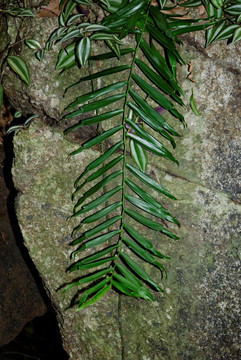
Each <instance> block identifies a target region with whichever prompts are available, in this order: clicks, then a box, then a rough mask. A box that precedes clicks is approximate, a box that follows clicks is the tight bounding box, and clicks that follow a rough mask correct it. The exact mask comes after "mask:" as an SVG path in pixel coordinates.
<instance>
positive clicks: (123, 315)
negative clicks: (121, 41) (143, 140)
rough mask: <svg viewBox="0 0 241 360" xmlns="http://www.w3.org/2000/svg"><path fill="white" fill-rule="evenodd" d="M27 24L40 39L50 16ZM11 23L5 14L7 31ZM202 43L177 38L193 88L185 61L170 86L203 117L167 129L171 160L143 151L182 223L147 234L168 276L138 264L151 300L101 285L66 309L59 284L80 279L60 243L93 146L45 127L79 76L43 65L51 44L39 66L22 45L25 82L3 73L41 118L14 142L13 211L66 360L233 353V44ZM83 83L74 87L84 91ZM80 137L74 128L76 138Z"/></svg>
mask: <svg viewBox="0 0 241 360" xmlns="http://www.w3.org/2000/svg"><path fill="white" fill-rule="evenodd" d="M28 21H29V22H32V26H31V28H34V29H35V31H36V36H34V34H33V33H31V37H35V38H36V39H37V40H39V39H40V38H41V41H43V42H44V41H45V40H47V38H48V36H49V34H50V32H51V30H52V27H54V26H55V25H56V23H57V20H56V19H55V18H53V19H51V22H48V26H46V24H47V21H49V20H46V19H29V20H28ZM50 24H52V26H50ZM16 27H17V23H16V20H14V19H13V20H12V24H11V26H10V25H9V28H8V34H9V36H11V34H13V33H14V31H15V29H16ZM27 28H28V27H27ZM27 31H28V30H27ZM31 31H32V30H31ZM37 34H39V36H40V37H38V36H37ZM20 35H21V34H20ZM24 36H28V34H27V33H25V34H24ZM29 36H30V34H29ZM203 47H204V38H203V36H202V35H193V34H192V35H189V36H187V37H185V46H184V48H183V49H182V55H183V57H184V58H185V59H186V60H187V61H190V62H193V63H194V71H195V77H194V79H195V80H196V83H191V82H190V80H188V79H186V76H187V74H188V71H187V68H186V67H183V69H182V70H180V75H179V76H180V81H181V84H182V88H183V89H184V91H185V92H186V98H185V101H186V103H188V99H189V98H190V95H191V88H193V89H194V96H195V100H196V104H197V107H198V109H199V111H200V112H201V114H202V116H200V117H196V116H195V115H194V114H193V113H192V112H191V110H188V111H187V114H186V122H187V124H188V128H187V129H182V127H181V125H180V124H175V127H176V128H177V129H178V130H179V132H180V133H182V135H183V137H181V138H180V139H179V140H178V141H177V149H176V150H175V156H176V158H178V160H179V162H180V165H179V167H177V166H176V165H172V164H171V163H170V162H166V161H165V160H164V161H160V159H158V160H157V159H156V158H154V157H150V159H149V165H148V169H147V172H148V173H149V174H152V176H153V177H155V179H156V180H158V181H160V182H161V183H162V184H163V185H164V186H166V187H167V188H168V189H170V191H172V193H174V194H175V196H176V197H177V198H178V201H176V202H169V201H166V200H165V199H162V200H163V201H164V205H165V206H166V207H168V209H170V211H171V212H173V213H174V215H175V216H176V217H177V218H178V219H179V220H180V222H181V224H182V225H181V227H180V229H178V230H177V229H175V231H176V232H177V233H178V235H179V236H180V237H181V239H180V240H178V241H174V240H170V239H167V238H165V237H163V236H161V235H160V236H159V237H157V236H156V234H152V233H151V231H148V238H149V239H150V240H152V241H153V243H154V244H155V245H156V246H157V247H158V248H159V249H160V250H161V251H162V252H163V253H165V254H167V255H169V256H171V257H172V260H170V261H168V262H167V265H166V267H167V269H168V274H169V275H168V279H167V280H164V279H161V277H160V273H158V272H155V271H154V272H153V270H151V269H149V268H148V266H147V267H146V270H147V271H151V272H152V276H153V278H155V279H156V281H157V282H159V283H160V284H161V285H162V287H163V288H164V289H165V290H166V292H165V294H162V295H156V301H155V302H153V303H151V302H145V301H143V300H138V299H133V298H128V297H126V296H123V295H119V294H117V293H116V292H114V291H110V292H109V293H108V294H107V295H106V296H105V297H104V298H102V299H101V301H99V302H98V303H96V304H95V305H92V306H91V307H87V308H84V309H83V310H81V311H80V312H78V313H76V312H75V306H72V305H73V304H74V303H75V300H76V298H77V296H78V294H77V295H76V291H77V290H75V289H72V290H70V291H69V292H67V293H65V294H63V292H62V289H63V287H64V285H65V284H67V283H69V282H70V281H71V280H72V279H73V278H75V277H77V276H80V274H74V273H73V275H72V274H71V275H70V274H69V273H68V272H66V269H67V268H68V267H69V266H70V265H71V263H72V261H73V260H71V258H70V255H71V252H72V248H71V247H70V246H69V243H70V242H71V231H72V229H73V227H74V226H75V225H76V224H77V222H76V221H75V220H73V219H71V220H68V221H67V218H68V217H69V216H70V215H71V213H72V207H73V204H72V202H71V193H72V191H73V182H74V180H75V178H77V176H78V175H79V174H80V173H81V171H83V169H84V168H85V166H86V165H87V164H88V163H89V162H90V161H91V160H92V159H94V158H95V157H96V156H98V149H94V150H89V151H86V152H83V153H81V154H79V155H78V156H77V157H75V158H70V159H68V154H69V153H70V152H72V151H73V150H75V149H76V148H77V147H78V146H79V145H78V144H76V143H75V142H74V141H73V140H74V138H65V137H64V136H63V134H62V129H61V127H60V126H54V127H53V126H52V127H50V126H48V124H49V123H50V122H51V121H50V120H51V119H52V120H53V122H56V121H58V120H59V119H60V118H61V113H62V111H63V109H64V107H65V106H66V105H67V104H68V103H69V102H70V101H71V99H72V98H73V97H76V92H75V91H74V93H73V92H69V93H67V96H66V97H65V98H64V99H63V98H62V95H63V91H64V88H65V87H66V86H68V85H70V84H71V83H73V82H75V81H76V78H77V79H78V77H79V76H80V75H79V72H77V73H76V71H75V69H71V70H70V71H68V72H65V73H63V74H62V75H59V74H58V72H57V71H55V70H54V65H55V63H56V54H57V51H58V48H57V47H56V49H54V50H56V53H55V54H54V53H47V54H46V57H45V59H44V60H43V62H41V63H39V62H38V60H37V59H36V58H35V57H34V54H33V53H32V52H31V51H30V50H27V51H25V52H24V53H22V54H21V56H23V57H24V58H25V60H27V61H28V63H29V65H30V70H31V74H32V83H31V85H30V86H29V87H26V86H25V85H24V84H23V83H22V82H21V81H20V80H19V79H17V78H15V75H14V74H13V73H11V72H10V71H8V70H7V69H6V72H5V74H6V76H5V82H4V87H5V91H6V92H7V94H8V95H9V97H12V99H11V101H12V104H13V105H14V106H15V107H16V108H19V109H21V110H22V111H23V113H24V114H30V113H35V112H38V113H39V115H40V118H41V120H34V122H33V123H32V124H31V126H30V128H29V129H27V130H22V131H20V132H19V133H18V134H17V135H16V136H15V138H14V151H15V161H14V167H13V178H14V182H15V186H16V188H17V189H18V191H19V194H18V197H17V201H16V210H17V216H18V221H19V225H20V228H21V231H22V234H23V238H24V243H25V245H26V247H27V248H28V250H29V253H30V256H31V258H32V260H33V261H34V263H35V265H36V267H37V269H38V271H39V273H40V275H41V277H42V279H43V282H44V284H45V287H46V289H47V291H48V294H49V296H50V298H51V301H52V303H53V306H54V307H55V309H56V313H57V315H58V321H59V325H60V330H61V333H62V338H63V344H64V347H65V349H66V351H67V352H68V353H69V355H70V358H71V359H73V360H91V359H98V360H106V359H108V360H121V359H123V358H125V359H126V360H136V359H143V360H149V359H150V360H160V359H163V360H177V359H183V360H184V359H185V360H189V359H190V360H192V359H196V360H208V359H213V360H222V359H223V360H224V359H225V360H236V359H239V358H240V353H239V351H240V348H239V343H240V342H239V334H240V328H239V327H240V319H239V312H240V309H239V288H238V271H239V266H240V256H241V255H240V252H239V249H238V231H239V230H240V229H239V226H240V221H239V218H240V189H239V182H238V175H239V174H238V172H239V169H240V166H238V163H239V161H240V136H239V135H240V112H239V109H238V101H237V99H239V97H240V88H239V83H238V81H239V78H238V75H240V57H239V53H240V45H238V44H235V45H232V44H231V45H229V46H228V47H227V46H226V45H225V44H223V43H217V44H214V45H212V46H210V47H209V48H208V49H205V50H204V49H203ZM101 51H103V49H101ZM98 65H99V66H100V68H102V64H98ZM94 70H95V69H94ZM76 74H77V75H76ZM82 75H83V73H82ZM105 81H106V82H107V83H108V79H107V80H105ZM86 86H87V85H84V86H83V87H80V88H78V91H79V92H80V93H81V92H87V91H89V90H88V89H90V88H87V87H86ZM79 92H78V94H79ZM71 97H72V98H71ZM46 119H47V120H46ZM66 126H67V124H64V125H63V126H62V127H66ZM89 134H91V133H89ZM88 136H89V135H87V134H86V132H85V131H82V132H78V134H77V136H76V138H78V137H80V138H82V139H83V138H85V139H86V137H88ZM155 196H157V194H155ZM141 230H142V232H143V231H145V229H141Z"/></svg>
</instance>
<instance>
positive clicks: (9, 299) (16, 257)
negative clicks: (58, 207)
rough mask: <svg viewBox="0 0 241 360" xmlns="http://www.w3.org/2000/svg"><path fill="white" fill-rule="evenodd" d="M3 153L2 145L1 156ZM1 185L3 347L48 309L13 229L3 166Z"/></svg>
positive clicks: (0, 336) (0, 317) (0, 335)
mask: <svg viewBox="0 0 241 360" xmlns="http://www.w3.org/2000/svg"><path fill="white" fill-rule="evenodd" d="M2 154H3V152H2V149H1V148H0V156H1V158H2ZM1 160H2V159H1ZM1 165H2V163H1ZM0 185H1V187H0V188H1V192H0V203H1V208H0V274H1V276H0V293H1V298H0V324H1V326H0V347H1V346H3V345H5V344H7V343H9V342H10V341H11V340H13V339H14V338H15V337H16V336H17V335H18V334H19V333H20V331H21V330H22V328H23V327H24V326H25V324H26V323H27V322H28V321H31V320H32V319H34V318H35V317H38V316H42V315H44V314H45V312H46V310H47V308H46V305H45V303H44V301H43V299H42V296H41V295H40V292H39V289H38V286H37V285H36V282H35V279H34V277H33V275H32V273H31V272H30V270H29V268H28V266H27V264H26V262H25V261H24V259H23V254H22V252H23V251H22V252H21V251H20V248H19V241H20V240H21V234H19V239H17V238H15V236H14V234H13V231H12V227H11V224H10V220H9V217H8V211H7V206H6V204H7V197H8V196H9V190H8V189H7V187H6V185H5V182H4V178H3V173H2V169H0ZM15 230H16V225H15ZM21 247H22V246H21ZM22 250H23V249H22ZM25 259H26V249H25Z"/></svg>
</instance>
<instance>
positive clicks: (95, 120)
mask: <svg viewBox="0 0 241 360" xmlns="http://www.w3.org/2000/svg"><path fill="white" fill-rule="evenodd" d="M71 3H72V2H71ZM103 4H104V3H103ZM120 4H121V3H119V5H120ZM72 5H73V4H70V5H68V8H66V5H65V7H64V15H63V19H64V21H65V22H66V21H67V22H68V21H69V18H70V17H71V16H72V15H71V11H70V10H71V8H72V7H71V6H72ZM119 5H118V6H115V7H113V5H112V2H110V5H108V4H104V5H103V6H104V7H106V8H107V7H108V6H110V15H109V16H107V17H106V18H105V19H104V20H103V21H102V22H101V23H98V24H96V25H90V24H85V23H82V24H81V28H82V29H83V32H85V27H86V31H88V32H91V31H94V34H93V35H91V34H90V35H89V34H88V37H84V38H83V39H82V40H80V42H79V43H77V42H78V41H79V40H76V39H75V40H74V43H73V44H71V45H69V46H68V47H67V48H66V50H65V51H61V53H60V56H59V60H58V63H57V68H59V69H60V68H62V69H65V68H68V67H69V66H72V65H73V64H75V63H76V61H77V60H79V62H80V64H81V65H84V64H85V63H86V61H87V59H89V60H88V61H89V62H91V63H90V65H91V64H92V62H93V61H97V60H101V61H105V60H106V59H111V58H113V57H115V56H117V57H118V58H121V59H122V57H123V56H124V55H125V54H128V53H132V54H133V57H132V60H131V63H126V64H120V65H119V64H118V65H117V66H113V67H109V68H106V69H104V70H101V71H99V72H97V73H90V75H88V76H85V77H83V78H80V79H79V80H78V81H77V82H76V83H74V84H73V85H71V86H69V87H68V89H67V90H70V89H72V88H73V87H76V86H77V85H79V84H81V83H84V82H90V83H91V84H92V91H91V92H89V93H86V94H84V95H81V96H79V97H77V98H76V99H75V100H74V101H73V102H72V103H71V104H70V105H68V106H67V107H66V111H72V112H70V113H68V114H66V115H65V116H64V119H65V120H67V119H70V118H75V117H76V116H79V115H80V114H83V113H88V112H92V111H95V114H94V116H91V117H88V118H86V119H84V120H80V122H79V123H78V124H75V125H74V126H72V127H70V128H69V129H67V130H66V133H69V132H70V131H78V130H79V129H81V128H82V127H84V126H89V125H93V124H98V126H99V134H98V135H97V136H96V137H94V138H93V139H91V140H89V141H87V142H86V143H85V144H83V145H82V146H81V147H80V148H79V149H77V150H75V151H73V152H72V153H71V154H70V155H71V156H74V155H76V154H79V153H80V152H82V151H85V150H87V149H90V148H93V147H96V146H97V145H100V144H101V146H102V149H104V143H105V142H106V141H107V140H108V141H109V139H110V138H111V141H112V142H113V144H112V146H111V147H110V148H109V149H108V150H106V151H105V152H103V153H101V154H100V156H99V157H98V158H96V159H95V160H94V161H93V162H92V163H90V164H88V165H87V166H86V168H85V170H84V172H83V173H82V174H80V176H79V177H78V179H77V180H76V181H75V191H74V194H73V199H74V200H75V201H76V203H75V205H74V213H73V215H72V216H73V217H76V218H79V219H80V221H79V225H78V226H77V227H76V228H75V229H74V231H73V234H74V235H75V236H76V235H77V237H76V238H75V239H74V240H73V241H72V244H71V245H72V246H76V245H78V246H79V247H78V248H77V249H76V248H75V249H74V251H73V257H74V259H76V258H77V261H76V262H75V263H74V264H73V265H72V266H71V267H70V269H69V270H70V271H71V272H73V271H83V270H85V271H87V272H88V274H87V275H86V274H85V276H83V277H82V278H80V280H78V281H74V282H73V283H71V284H69V285H68V286H67V288H66V290H68V289H70V288H73V287H75V286H81V285H82V284H84V283H86V282H89V283H90V285H89V287H88V289H87V290H85V291H84V293H83V295H82V297H81V299H80V300H79V306H78V309H77V310H80V309H82V308H83V307H85V306H88V305H91V304H93V303H95V302H96V301H97V300H99V299H100V298H101V297H103V296H104V295H105V294H106V292H108V291H109V290H110V289H111V288H113V289H116V290H117V291H119V292H121V293H123V294H125V295H128V296H133V297H136V298H143V299H145V300H151V301H153V300H154V296H153V294H152V292H151V290H149V289H148V287H150V289H152V290H154V291H157V292H163V289H162V287H161V286H160V285H159V284H158V283H157V282H156V281H154V280H153V279H152V278H151V277H150V276H149V274H148V273H147V272H146V270H144V266H143V263H144V264H145V263H148V264H150V265H151V266H153V267H155V268H156V269H157V270H159V271H161V272H164V273H165V274H166V270H165V266H164V264H162V262H164V261H165V260H167V259H170V258H169V257H167V256H164V255H163V254H162V253H161V252H160V251H159V249H157V248H156V247H154V246H153V244H152V243H151V242H150V241H149V240H148V239H147V238H146V237H145V236H144V235H143V234H142V233H141V232H140V231H139V230H137V228H136V227H138V225H139V224H142V225H144V227H146V228H147V229H151V230H152V231H156V232H158V233H161V234H163V235H166V236H168V237H169V238H171V239H175V240H176V239H178V237H177V236H176V235H175V234H174V233H172V231H170V230H169V229H167V228H165V227H164V225H163V224H161V223H160V219H161V220H165V221H168V222H171V223H172V224H175V225H180V223H179V221H178V220H177V219H176V218H175V217H174V216H173V215H171V214H170V212H169V211H167V210H166V209H165V208H164V206H163V205H162V203H161V200H160V199H159V198H158V199H156V198H155V197H154V196H152V195H150V194H149V193H148V190H155V191H156V192H157V193H158V194H160V195H161V196H162V195H164V196H166V197H168V198H169V199H172V200H175V199H176V198H175V196H174V195H172V194H171V193H170V191H168V189H165V187H164V186H163V185H161V184H160V183H159V182H157V181H156V180H154V179H153V178H152V177H151V176H150V175H149V174H147V173H146V170H147V165H148V157H147V153H148V152H150V153H152V154H154V155H157V156H160V157H161V158H165V159H167V160H170V161H172V162H174V163H178V161H177V159H176V158H175V156H174V155H173V154H172V153H171V151H170V150H169V149H168V145H171V146H172V147H173V148H175V147H176V142H175V140H174V137H179V136H180V135H179V134H178V132H177V131H176V130H175V129H174V127H173V126H171V125H170V124H169V122H168V121H167V120H166V118H165V117H164V116H163V115H162V113H163V112H165V110H166V111H167V112H169V115H171V116H174V117H176V118H177V119H179V120H180V121H181V122H182V123H184V124H185V121H184V118H183V116H182V115H181V114H180V113H179V111H178V110H177V108H176V107H175V106H174V103H173V101H174V102H175V103H176V104H178V105H183V101H182V99H181V97H180V96H181V95H182V94H183V92H182V89H181V87H180V86H179V84H178V82H177V80H176V75H175V72H176V64H177V62H179V63H181V64H182V63H184V61H183V60H182V58H181V57H180V55H179V54H178V52H177V48H176V43H177V42H178V40H177V39H176V37H175V36H176V35H175V32H176V31H177V30H176V28H174V30H173V28H172V27H171V26H170V24H171V23H172V21H169V18H168V16H166V15H164V14H163V13H160V12H159V10H158V9H157V8H155V7H153V6H152V5H151V1H150V0H142V1H140V0H132V1H125V2H124V3H123V5H120V6H119ZM164 5H165V1H162V2H160V7H162V6H164ZM154 24H155V25H154ZM81 31H82V30H81ZM103 31H104V32H103ZM75 34H77V32H73V33H72V35H75ZM128 34H136V46H135V47H134V48H127V49H121V44H122V42H121V41H120V40H119V39H120V38H121V39H122V38H124V37H125V36H127V35H128ZM144 34H147V35H148V36H149V40H150V41H149V42H148V41H146V40H144ZM70 35H71V34H70ZM117 35H119V38H118V36H117ZM61 36H62V37H63V38H64V36H65V37H66V34H65V33H63V35H61ZM87 39H88V40H87ZM95 39H103V40H104V41H106V43H107V44H108V46H109V47H110V48H111V50H112V51H111V52H108V53H106V54H100V55H94V56H93V55H92V56H91V54H90V48H91V43H90V42H93V41H95ZM145 39H146V35H145ZM154 39H155V41H156V42H157V43H159V45H161V46H162V47H163V49H164V52H165V53H166V54H167V58H165V57H163V56H162V55H161V54H160V52H159V51H158V50H157V46H156V43H155V42H154ZM83 42H86V44H84V45H85V46H87V45H88V46H87V48H88V49H87V50H88V51H86V52H84V51H82V49H80V43H83ZM87 42H88V43H87ZM76 51H77V53H76ZM76 56H77V58H76ZM137 70H138V71H137ZM120 74H124V76H123V79H127V80H123V81H117V82H115V83H111V84H109V85H106V86H101V87H99V88H97V89H95V88H94V81H95V80H96V79H100V82H99V83H100V84H102V82H101V80H102V79H103V78H104V77H105V78H107V79H109V78H108V77H110V79H111V77H112V78H113V76H119V75H120ZM143 91H144V93H145V94H146V97H145V98H144V97H143V95H141V94H143ZM120 100H122V101H120ZM153 102H155V103H156V104H157V105H159V108H161V109H162V110H163V111H161V114H160V113H159V112H157V111H156V110H155V109H154V108H153ZM110 106H111V109H110V108H109V107H110ZM76 107H79V108H78V109H76ZM103 109H104V111H103ZM113 118H115V120H118V121H119V124H118V125H115V126H112V127H111V126H109V125H108V130H105V131H103V130H102V128H101V126H102V125H103V124H104V125H103V126H104V128H105V123H106V122H107V121H109V123H108V124H110V123H111V120H112V119H113ZM154 133H155V134H154ZM154 135H155V136H154ZM163 138H165V139H166V140H168V142H167V143H168V145H165V146H164V144H163V143H162V140H163ZM116 139H117V140H116ZM130 154H131V155H132V158H133V160H134V162H135V163H136V164H137V167H138V168H136V167H135V166H133V164H132V161H133V160H132V159H131V156H130ZM138 184H141V185H143V186H144V187H145V188H142V187H141V186H139V185H138ZM133 209H134V210H133ZM150 217H151V218H150ZM130 219H132V224H131V225H130V224H129V222H130ZM85 225H88V226H87V230H85V231H84V232H83V233H82V234H79V232H80V231H81V230H82V228H85ZM86 249H91V253H89V252H88V253H85V250H86ZM80 253H81V255H84V257H82V258H80V259H78V257H79V254H80ZM160 259H161V260H160ZM160 261H161V262H160ZM91 271H92V272H91Z"/></svg>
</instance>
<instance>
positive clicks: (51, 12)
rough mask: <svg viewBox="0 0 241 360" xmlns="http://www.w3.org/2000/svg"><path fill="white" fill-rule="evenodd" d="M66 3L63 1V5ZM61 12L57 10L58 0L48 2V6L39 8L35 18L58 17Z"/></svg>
mask: <svg viewBox="0 0 241 360" xmlns="http://www.w3.org/2000/svg"><path fill="white" fill-rule="evenodd" d="M66 1H67V0H66ZM66 1H65V3H66ZM61 11H62V10H61ZM61 11H60V10H59V0H50V2H49V4H48V5H47V6H43V7H41V9H40V11H39V12H38V13H37V16H38V17H54V16H59V14H60V13H61Z"/></svg>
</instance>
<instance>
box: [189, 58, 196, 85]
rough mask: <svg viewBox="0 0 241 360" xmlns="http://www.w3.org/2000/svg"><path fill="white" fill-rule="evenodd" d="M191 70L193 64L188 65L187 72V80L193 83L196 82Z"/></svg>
mask: <svg viewBox="0 0 241 360" xmlns="http://www.w3.org/2000/svg"><path fill="white" fill-rule="evenodd" d="M193 68H194V63H193V62H190V63H188V71H189V73H190V74H189V75H188V76H187V79H188V80H190V81H192V82H194V83H195V82H196V80H194V71H193Z"/></svg>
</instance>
